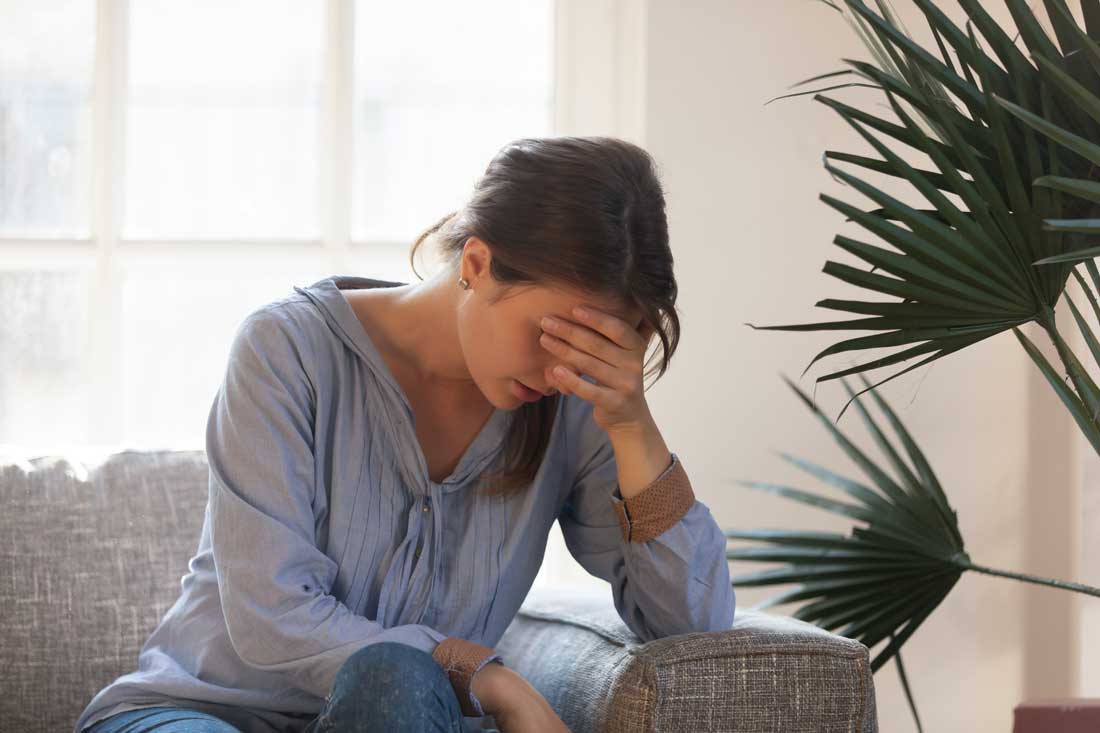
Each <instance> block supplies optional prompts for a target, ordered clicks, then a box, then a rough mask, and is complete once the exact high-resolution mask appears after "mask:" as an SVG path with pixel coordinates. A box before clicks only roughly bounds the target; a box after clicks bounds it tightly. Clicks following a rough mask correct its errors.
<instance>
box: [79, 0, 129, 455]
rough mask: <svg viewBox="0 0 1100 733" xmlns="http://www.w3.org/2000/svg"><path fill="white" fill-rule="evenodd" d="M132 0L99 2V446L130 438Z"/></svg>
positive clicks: (94, 421)
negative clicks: (127, 233)
mask: <svg viewBox="0 0 1100 733" xmlns="http://www.w3.org/2000/svg"><path fill="white" fill-rule="evenodd" d="M128 16H129V3H128V0H99V2H97V3H96V43H95V60H94V66H93V74H94V81H93V87H92V89H93V91H92V105H93V112H92V115H93V116H92V148H93V152H92V156H93V162H92V181H91V187H92V197H91V201H92V242H93V245H94V248H95V257H94V260H93V264H92V265H91V266H90V268H89V271H88V274H89V276H90V283H89V288H88V293H89V303H88V329H89V332H88V341H87V343H88V349H89V353H88V363H89V381H90V385H91V389H90V404H89V405H88V413H87V414H88V423H87V429H88V437H89V439H91V440H93V441H94V442H96V443H117V442H120V441H121V440H122V436H123V430H124V419H123V418H124V411H123V410H121V409H119V402H120V398H121V396H122V395H123V394H124V389H123V384H122V378H123V366H124V365H123V360H124V358H125V354H124V349H123V340H122V332H123V319H122V295H121V291H122V285H123V278H124V277H125V272H124V271H123V270H122V268H121V267H120V266H119V265H120V263H119V262H118V252H117V250H118V238H119V232H120V228H121V219H122V216H121V214H122V204H123V201H122V196H123V190H124V182H123V174H124V163H123V156H124V153H125V146H124V144H123V141H124V140H125V135H126V132H125V125H126V119H125V112H126V97H125V95H126V74H127V72H126V67H127V62H126V55H127V47H126V46H127V44H126V38H127V28H128Z"/></svg>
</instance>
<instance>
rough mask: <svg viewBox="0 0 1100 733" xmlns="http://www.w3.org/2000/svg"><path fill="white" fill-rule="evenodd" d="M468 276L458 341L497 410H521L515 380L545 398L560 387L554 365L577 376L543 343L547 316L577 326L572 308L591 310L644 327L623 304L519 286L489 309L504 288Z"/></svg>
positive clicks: (485, 277) (565, 291)
mask: <svg viewBox="0 0 1100 733" xmlns="http://www.w3.org/2000/svg"><path fill="white" fill-rule="evenodd" d="M482 246H484V245H482ZM469 254H470V247H469V246H467V256H468V255H469ZM479 267H480V265H479ZM464 276H465V277H466V278H467V279H468V280H470V282H471V283H473V284H472V285H471V288H470V290H469V291H464V292H462V293H461V294H460V297H459V303H460V304H459V307H458V314H457V318H458V339H459V343H460V344H461V346H462V351H463V354H464V356H465V359H466V366H467V368H468V369H469V371H470V375H471V377H473V380H474V382H475V383H476V384H477V386H478V388H479V389H480V390H481V392H482V394H484V395H485V397H486V399H488V400H489V401H490V402H491V403H492V404H493V405H494V406H495V407H497V408H501V409H508V410H511V409H515V408H517V407H520V406H521V405H523V403H524V402H525V400H524V398H523V396H522V394H521V391H519V390H518V386H517V385H516V382H517V381H518V382H521V383H523V384H524V385H526V386H527V387H530V388H531V389H533V390H536V391H537V392H540V393H542V394H543V396H546V395H548V394H553V393H554V391H555V384H556V382H555V381H554V380H553V378H552V376H551V370H552V369H553V368H554V367H555V366H557V365H559V364H562V365H564V366H566V367H568V368H569V369H571V370H572V371H574V372H578V371H579V369H578V367H577V366H576V365H573V364H571V363H569V362H568V361H567V360H566V359H564V358H562V357H559V356H558V355H556V354H554V353H553V352H551V351H549V350H548V349H546V347H544V346H543V345H542V344H541V343H540V342H539V336H541V335H542V332H543V331H542V326H541V325H540V322H541V320H542V318H543V316H548V315H549V316H554V317H555V318H558V319H561V320H564V321H569V322H572V323H577V319H576V318H575V317H574V316H573V307H574V306H577V305H587V306H591V307H593V308H596V309H598V310H602V311H605V312H607V313H612V314H614V315H616V316H617V317H619V318H622V319H623V320H624V321H626V322H627V323H630V324H632V325H633V326H635V328H637V327H638V326H639V325H640V323H641V312H640V311H639V310H638V309H637V308H636V307H635V308H632V309H629V310H628V309H626V308H625V307H624V304H623V303H621V302H614V301H610V300H608V299H606V298H598V297H595V296H592V295H589V294H586V293H584V292H582V291H576V290H573V289H570V288H559V287H549V286H542V285H538V286H535V285H525V286H518V287H513V288H512V289H511V291H510V292H508V293H507V294H506V295H505V296H504V297H503V298H502V299H501V300H499V301H498V302H496V303H493V304H489V300H490V298H491V297H492V296H493V295H494V294H496V292H497V290H498V288H499V287H500V286H499V284H498V283H496V281H494V280H493V279H492V277H491V276H489V274H488V270H487V269H485V270H484V273H483V274H482V276H481V277H479V278H477V279H476V281H475V279H474V278H472V277H470V275H469V274H467V275H464ZM577 325H580V324H577ZM580 373H581V374H583V371H582V372H580Z"/></svg>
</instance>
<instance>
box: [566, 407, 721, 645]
mask: <svg viewBox="0 0 1100 733" xmlns="http://www.w3.org/2000/svg"><path fill="white" fill-rule="evenodd" d="M573 440H574V441H575V447H574V452H573V455H574V456H575V457H576V458H577V460H578V465H579V469H578V471H577V473H576V475H575V478H574V479H573V483H572V488H571V490H570V492H569V495H568V498H567V499H566V501H565V503H564V504H563V506H562V509H561V511H560V513H559V515H558V522H559V524H560V526H561V530H562V535H563V536H564V538H565V543H566V546H567V547H568V548H569V551H570V553H571V554H572V555H573V557H574V558H576V560H577V562H578V563H580V565H581V566H582V567H584V569H585V570H587V571H588V572H589V573H590V574H592V575H594V576H596V577H598V578H603V579H604V580H606V581H608V582H609V583H610V584H611V592H612V598H613V600H614V603H615V608H616V610H617V611H618V612H619V616H620V617H621V618H622V619H623V622H624V623H625V624H626V625H627V626H628V627H629V628H630V629H631V630H632V631H633V632H634V633H635V634H637V635H638V637H639V638H641V639H642V640H643V641H652V640H654V639H658V638H662V637H665V636H672V635H675V634H684V633H688V632H692V631H720V630H724V629H728V628H730V627H731V625H732V624H733V616H734V608H735V604H736V599H735V595H734V589H733V586H732V585H731V584H730V575H729V566H728V564H727V560H726V537H725V533H724V532H723V531H722V529H721V528H720V527H719V526H718V523H717V522H716V521H715V519H714V517H713V515H712V514H711V512H710V509H709V508H708V507H707V506H706V505H705V504H703V503H702V502H701V501H699V500H698V499H697V498H696V497H695V494H694V492H693V490H692V486H691V482H690V481H689V479H688V476H687V473H686V471H685V469H684V466H683V464H682V463H681V462H680V457H679V456H678V455H677V454H676V453H672V460H671V462H670V464H669V466H668V467H667V468H666V469H665V470H664V471H663V472H662V473H661V475H659V476H658V477H657V478H655V479H654V480H653V481H652V482H651V483H650V484H649V485H648V486H646V487H645V488H644V489H642V491H641V492H639V493H638V494H635V495H633V496H631V497H630V498H628V499H623V496H622V493H621V492H620V491H619V483H618V467H617V465H616V463H615V452H614V448H613V447H612V444H611V440H610V438H609V437H608V435H607V432H606V431H604V430H603V429H602V428H601V427H600V426H599V425H598V424H596V423H595V421H593V420H592V419H591V412H590V411H588V412H587V413H586V418H585V419H584V420H583V421H582V422H581V426H580V429H579V431H578V432H577V434H576V435H575V436H574V437H573Z"/></svg>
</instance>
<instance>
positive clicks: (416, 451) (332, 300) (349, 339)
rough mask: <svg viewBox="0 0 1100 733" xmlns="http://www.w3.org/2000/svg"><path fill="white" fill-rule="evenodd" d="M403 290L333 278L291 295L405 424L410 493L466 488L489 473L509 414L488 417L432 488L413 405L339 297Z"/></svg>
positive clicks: (388, 283)
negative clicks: (311, 308) (323, 324)
mask: <svg viewBox="0 0 1100 733" xmlns="http://www.w3.org/2000/svg"><path fill="white" fill-rule="evenodd" d="M406 284H407V283H403V282H398V281H395V280H381V279H378V278H372V277H364V276H360V275H331V276H329V277H326V278H322V279H321V280H318V281H317V282H315V283H313V284H311V285H309V286H308V287H305V288H300V287H298V286H294V290H295V291H296V292H298V293H301V294H302V295H304V296H306V297H307V298H309V300H311V301H312V302H313V303H314V304H315V305H316V306H317V307H318V309H319V310H320V311H321V313H322V315H323V316H324V317H325V320H326V321H327V322H328V324H329V327H330V328H331V329H332V331H333V333H335V334H336V336H338V337H339V338H340V340H341V341H343V342H344V343H345V344H346V345H347V346H348V348H350V349H351V350H352V351H353V352H354V353H355V354H357V355H358V356H359V357H360V358H361V359H362V360H363V361H364V362H365V363H366V364H367V365H368V366H369V367H370V368H371V371H372V372H373V373H374V374H375V375H376V377H377V378H378V381H379V383H380V384H382V385H384V388H385V389H384V391H385V392H386V395H385V396H386V397H387V400H386V402H387V403H388V404H389V405H390V406H391V407H395V408H396V409H397V410H398V411H399V412H400V414H401V415H403V416H404V419H402V420H400V422H401V423H402V424H403V425H404V426H405V427H407V428H408V430H407V431H406V436H405V441H403V442H406V443H407V442H408V441H409V440H411V441H412V446H407V445H406V446H404V448H407V449H408V450H404V451H402V452H403V453H405V457H406V458H410V457H411V458H412V459H413V460H412V462H413V463H414V464H415V465H414V466H413V467H412V468H411V470H413V471H415V472H416V474H417V475H418V478H419V480H418V481H415V482H414V483H416V484H417V486H415V487H413V491H414V492H415V493H429V489H430V488H431V486H433V485H434V486H436V487H440V488H441V489H442V490H443V491H445V492H446V491H453V490H455V489H458V488H460V487H461V486H462V485H464V484H465V483H466V482H467V480H468V479H469V478H470V477H471V476H472V475H476V474H478V473H480V472H481V471H482V470H483V469H484V468H486V467H487V465H488V463H489V461H490V460H491V459H492V458H493V456H494V455H495V454H496V452H497V450H498V449H499V448H500V447H501V444H502V442H503V439H504V437H505V430H506V429H507V427H508V423H509V418H510V417H511V415H512V412H511V411H510V410H505V409H502V408H496V409H494V411H493V414H492V416H491V417H490V418H489V420H488V421H487V422H486V423H485V425H484V426H483V427H482V429H481V432H480V433H478V435H477V437H476V438H474V440H473V442H472V443H471V444H470V446H469V448H468V449H467V451H466V453H465V454H464V455H463V456H462V458H461V459H460V460H459V463H458V465H457V466H456V467H455V470H454V471H453V472H452V473H451V475H450V476H449V477H447V478H446V479H444V480H443V482H442V483H436V482H434V481H432V480H431V479H430V478H429V477H428V467H427V462H426V459H425V458H424V454H423V451H422V450H421V449H420V444H419V442H418V441H417V440H416V430H415V424H416V419H415V416H414V415H413V411H412V405H411V404H410V403H409V400H408V397H407V395H406V394H405V391H404V390H403V389H402V388H401V386H400V385H399V384H398V382H397V380H396V378H395V377H394V376H393V373H392V372H390V369H389V367H388V366H387V365H386V362H385V361H384V360H383V359H382V356H381V354H380V353H379V352H378V349H377V347H376V346H375V344H374V342H373V341H372V340H371V338H370V336H369V335H368V334H367V332H366V330H365V329H364V328H363V324H362V323H361V322H360V321H359V316H357V315H356V313H355V310H354V309H353V308H352V307H351V304H350V303H349V302H348V300H347V298H345V297H344V295H343V294H342V293H341V292H340V291H341V290H353V289H360V288H382V287H395V286H398V285H406ZM410 454H411V455H410Z"/></svg>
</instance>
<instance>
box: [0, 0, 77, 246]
mask: <svg viewBox="0 0 1100 733" xmlns="http://www.w3.org/2000/svg"><path fill="white" fill-rule="evenodd" d="M94 14H95V2H94V1H93V0H0V235H3V236H51V237H86V236H88V221H89V216H88V192H89V181H90V176H89V167H90V160H91V144H90V138H91V112H90V101H91V100H90V97H89V92H90V88H91V81H92V66H93V56H94V39H95V23H94Z"/></svg>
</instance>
